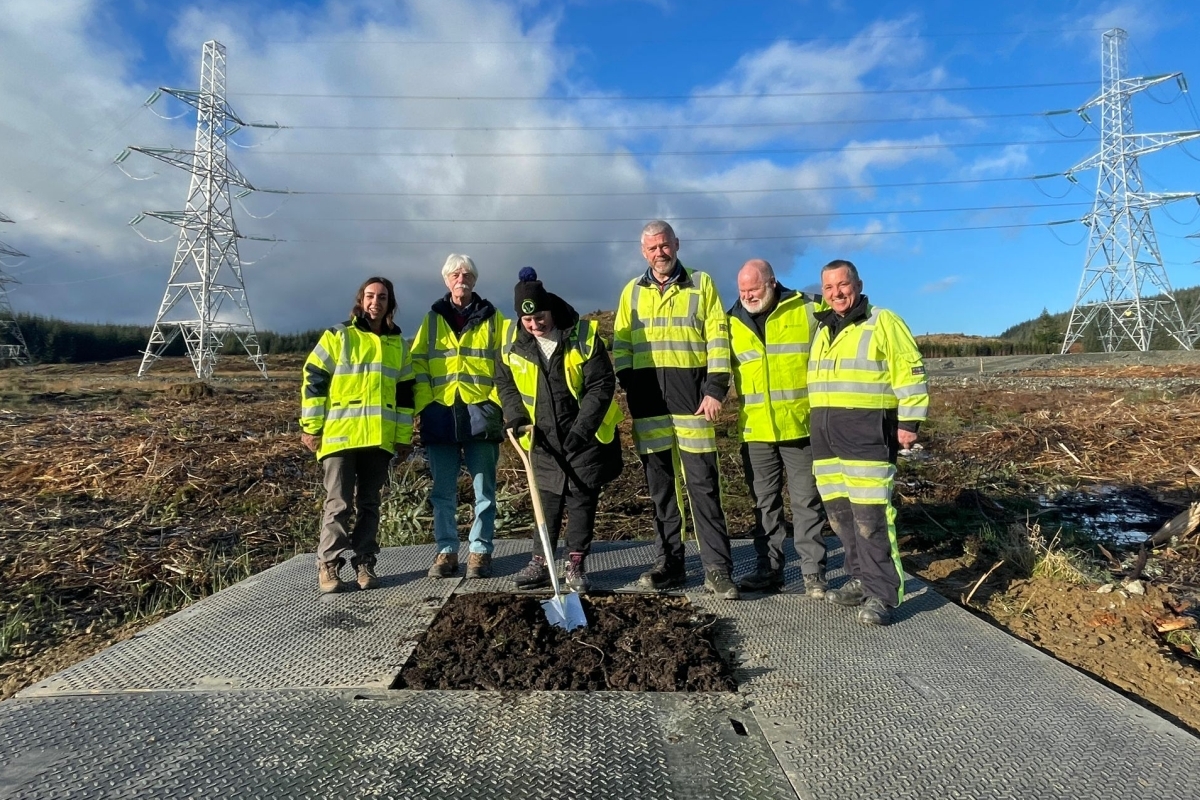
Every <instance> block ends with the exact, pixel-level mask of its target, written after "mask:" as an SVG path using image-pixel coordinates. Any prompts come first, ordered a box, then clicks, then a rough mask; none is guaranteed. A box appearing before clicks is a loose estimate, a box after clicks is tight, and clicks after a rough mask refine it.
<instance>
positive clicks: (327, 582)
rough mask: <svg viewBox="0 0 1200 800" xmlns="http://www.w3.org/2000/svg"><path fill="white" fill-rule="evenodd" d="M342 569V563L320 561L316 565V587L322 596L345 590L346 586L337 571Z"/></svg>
mask: <svg viewBox="0 0 1200 800" xmlns="http://www.w3.org/2000/svg"><path fill="white" fill-rule="evenodd" d="M341 568H342V561H341V559H338V560H336V561H322V562H321V563H320V564H318V565H317V586H318V587H319V588H320V589H321V592H322V594H334V593H335V592H341V591H344V590H345V589H346V584H345V583H343V582H342V576H341V575H339V574H338V571H339V570H340V569H341Z"/></svg>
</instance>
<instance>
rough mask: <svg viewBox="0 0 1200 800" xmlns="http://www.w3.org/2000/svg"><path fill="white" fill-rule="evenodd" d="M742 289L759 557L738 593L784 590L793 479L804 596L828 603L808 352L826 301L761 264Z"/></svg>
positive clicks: (745, 406)
mask: <svg viewBox="0 0 1200 800" xmlns="http://www.w3.org/2000/svg"><path fill="white" fill-rule="evenodd" d="M737 283H738V301H737V302H736V303H734V304H733V306H732V307H731V308H730V309H729V340H730V349H731V351H732V353H733V380H734V385H735V387H736V388H737V402H738V431H739V433H740V436H741V440H742V465H743V467H744V468H745V473H746V485H747V486H748V487H749V489H750V496H751V497H752V498H753V499H754V521H755V527H754V550H755V554H756V556H757V562H756V568H755V570H754V572H752V573H750V574H749V575H747V576H745V577H744V578H742V580H741V581H740V582H739V584H738V586H739V588H740V589H742V590H743V591H750V592H769V591H778V590H779V589H781V588H783V568H784V563H785V560H786V556H785V554H784V552H783V543H784V540H785V539H786V538H787V529H786V527H785V525H784V518H783V483H784V481H783V478H784V472H785V471H786V473H787V485H788V491H789V494H790V495H791V501H792V527H793V529H794V531H795V533H794V537H795V545H796V552H797V553H798V554H799V555H800V567H801V569H802V570H803V574H804V591H805V593H806V594H807V595H809V596H810V597H814V598H820V597H824V596H825V537H824V536H822V535H821V522H822V520H821V517H822V514H821V497H820V495H818V494H817V484H816V481H815V480H814V478H813V456H812V441H811V439H810V438H809V406H808V351H809V347H810V345H811V343H812V336H813V332H814V331H815V330H816V327H817V323H816V317H815V316H814V314H815V312H816V311H817V304H816V301H817V299H818V298H815V297H810V296H809V295H806V294H804V293H803V292H797V291H793V290H791V289H788V288H786V287H784V286H782V285H780V284H779V282H778V281H777V280H776V279H775V270H774V269H772V267H771V265H770V263H768V262H767V261H764V260H762V259H757V258H756V259H751V260H749V261H747V262H746V263H745V264H743V265H742V268H741V270H739V271H738V277H737Z"/></svg>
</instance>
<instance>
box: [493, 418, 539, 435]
mask: <svg viewBox="0 0 1200 800" xmlns="http://www.w3.org/2000/svg"><path fill="white" fill-rule="evenodd" d="M530 424H532V423H531V422H530V420H529V417H513V418H512V419H510V420H507V421H506V422H505V423H504V427H503V428H501V429H500V432H501V433H502V434H504V438H505V439H507V438H508V432H509V431H512V432H513V434H514V435H516V436H520V431H519V430H517V429H518V428H524V427H525V426H527V425H530Z"/></svg>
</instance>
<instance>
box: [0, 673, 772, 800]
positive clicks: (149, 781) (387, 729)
mask: <svg viewBox="0 0 1200 800" xmlns="http://www.w3.org/2000/svg"><path fill="white" fill-rule="evenodd" d="M48 797H55V798H81V799H82V798H87V800H95V799H96V798H122V800H124V798H129V797H172V798H193V797H224V798H241V797H244V798H255V800H257V799H258V798H263V797H288V798H340V797H384V798H401V797H402V798H412V799H413V800H419V799H420V798H438V799H439V800H443V799H444V798H501V797H503V798H513V799H514V800H518V799H522V798H545V799H547V800H550V799H551V798H571V799H572V800H589V799H591V798H595V799H596V800H600V799H601V798H604V799H606V800H607V799H610V798H619V799H620V800H626V799H627V798H655V799H656V800H657V799H659V798H662V799H663V800H669V799H671V798H678V799H679V800H712V798H739V799H740V798H745V800H753V799H755V798H763V799H764V800H765V799H767V798H794V797H795V794H794V793H793V792H792V790H791V788H790V786H789V785H788V781H787V779H786V778H785V777H784V775H783V773H782V772H780V770H779V766H778V764H777V763H776V761H775V758H774V756H773V755H772V753H771V751H770V748H769V747H768V746H767V743H766V741H765V739H764V738H763V736H762V733H761V732H760V731H759V730H758V729H757V726H756V724H755V723H754V720H753V718H752V717H751V716H750V715H749V714H747V713H746V711H745V709H744V702H743V701H742V699H741V698H739V697H738V696H737V695H736V694H732V693H730V694H710V695H703V696H700V695H690V696H684V695H673V694H654V693H629V694H615V693H584V692H574V693H572V692H533V693H520V694H518V693H505V694H500V693H485V692H380V693H376V692H370V693H365V694H364V693H358V694H355V693H353V692H337V691H320V690H301V691H288V692H284V691H272V692H264V691H258V690H251V691H225V692H176V693H162V694H160V693H131V694H110V695H90V696H83V695H76V696H73V697H59V698H31V699H19V700H12V701H9V702H5V703H2V704H0V798H12V799H13V800H15V799H16V798H22V799H25V798H29V799H32V798H48Z"/></svg>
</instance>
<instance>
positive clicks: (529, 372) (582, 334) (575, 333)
mask: <svg viewBox="0 0 1200 800" xmlns="http://www.w3.org/2000/svg"><path fill="white" fill-rule="evenodd" d="M596 330H597V325H596V322H595V321H594V320H586V319H581V320H579V322H577V323H576V324H575V327H574V328H573V329H572V330H571V333H570V335H569V336H568V337H567V339H566V340H565V341H563V342H562V343H561V346H562V347H563V348H564V350H563V371H564V373H565V375H566V379H567V389H569V390H570V392H571V396H572V397H574V398H575V400H576V401H578V400H579V399H580V397H581V396H582V394H583V365H584V364H586V363H587V361H588V359H590V358H591V357H592V354H593V353H594V352H595V344H596ZM516 333H517V326H516V325H513V326H511V330H510V333H509V341H508V343H507V344H506V345H505V347H504V363H506V364H508V367H509V369H511V370H512V376H513V383H514V384H516V387H517V391H518V392H520V393H521V404H522V405H524V406H525V412H526V414H527V415H528V416H529V419H530V421H531V422H532V423H533V424H534V425H536V424H537V416H536V413H535V412H536V410H537V388H538V370H539V369H540V365H539V364H538V363H537V362H536V361H531V360H529V359H528V358H526V357H525V356H523V355H522V354H521V353H520V352H519V351H517V350H514V349H513V348H512V341H513V340H515V338H516ZM623 419H625V414H624V413H622V411H621V407H620V406H619V405H617V400H616V398H615V397H614V398H613V399H612V400H611V401H610V402H609V404H608V410H607V411H606V412H605V414H604V419H603V420H601V422H600V427H599V428H598V429H597V430H596V440H597V441H599V442H601V443H602V444H608V443H609V442H611V441H612V440H613V435H614V433H615V431H616V429H617V426H618V425H620V424H621V420H623ZM519 441H520V442H521V446H522V447H524V448H525V449H526V450H528V449H529V448H530V437H529V434H528V433H526V434H525V435H523V436H521V437H520V439H519Z"/></svg>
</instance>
